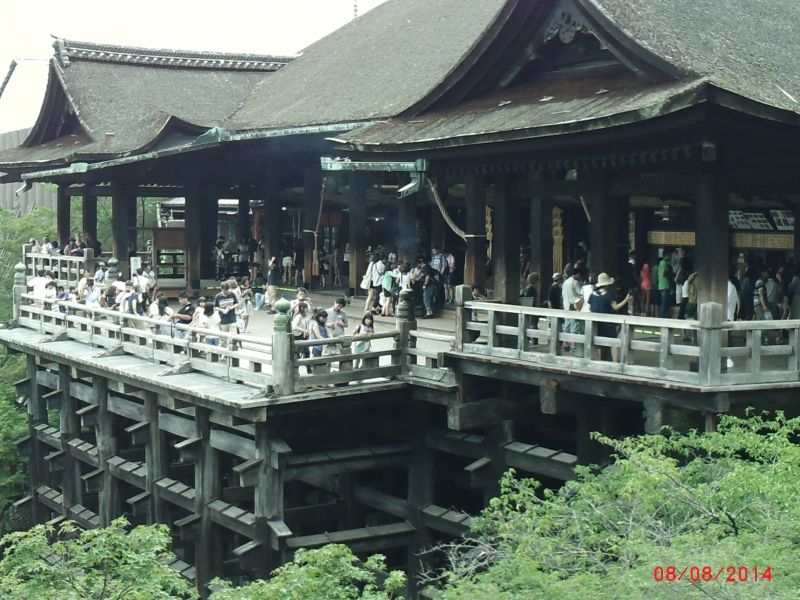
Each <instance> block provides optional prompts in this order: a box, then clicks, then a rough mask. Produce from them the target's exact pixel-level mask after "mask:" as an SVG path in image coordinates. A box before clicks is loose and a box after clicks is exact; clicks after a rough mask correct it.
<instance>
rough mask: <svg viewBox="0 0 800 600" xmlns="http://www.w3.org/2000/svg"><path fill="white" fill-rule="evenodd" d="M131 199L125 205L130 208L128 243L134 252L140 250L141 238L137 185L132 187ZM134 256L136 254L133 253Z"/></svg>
mask: <svg viewBox="0 0 800 600" xmlns="http://www.w3.org/2000/svg"><path fill="white" fill-rule="evenodd" d="M130 190H131V199H130V202H128V203H127V204H126V205H125V206H126V207H127V208H128V244H129V247H130V248H132V249H133V252H138V251H139V243H138V242H139V240H138V236H137V227H139V221H138V215H139V193H138V192H139V189H138V187H136V186H133V187H131V188H130ZM132 256H136V255H135V254H132Z"/></svg>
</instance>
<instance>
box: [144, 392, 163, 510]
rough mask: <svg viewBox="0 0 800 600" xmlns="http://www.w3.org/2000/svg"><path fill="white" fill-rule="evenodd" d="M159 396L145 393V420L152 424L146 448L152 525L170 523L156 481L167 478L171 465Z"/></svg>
mask: <svg viewBox="0 0 800 600" xmlns="http://www.w3.org/2000/svg"><path fill="white" fill-rule="evenodd" d="M158 416H159V411H158V396H157V395H156V394H155V393H153V392H145V397H144V418H145V420H146V421H147V422H148V423H149V424H150V434H149V439H148V441H147V444H146V445H145V448H144V460H145V464H146V465H147V491H148V492H150V511H149V512H150V523H167V522H169V513H168V506H167V503H166V502H164V501H163V500H161V493H160V488H159V487H158V486H157V485H156V481H158V480H159V479H161V478H162V477H165V476H166V474H167V467H168V464H169V456H168V455H167V448H166V439H165V436H164V432H163V431H161V429H160V428H159V425H158Z"/></svg>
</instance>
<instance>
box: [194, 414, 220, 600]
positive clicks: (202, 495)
mask: <svg viewBox="0 0 800 600" xmlns="http://www.w3.org/2000/svg"><path fill="white" fill-rule="evenodd" d="M210 415H211V411H210V410H209V409H207V408H205V407H200V406H198V407H197V409H196V412H195V426H196V427H197V437H198V438H199V440H200V441H199V448H198V451H197V462H195V467H194V477H195V481H194V483H195V506H194V512H195V514H197V515H199V516H200V524H199V527H198V532H197V540H196V541H195V573H196V576H197V589H198V590H199V591H200V595H201V597H202V598H206V597H208V588H207V586H208V584H209V582H210V581H211V580H212V579H213V578H214V576H215V575H217V574H218V573H219V567H220V563H221V553H220V552H221V546H222V543H221V539H220V538H221V536H220V531H219V526H218V525H215V524H214V521H213V520H212V519H211V510H210V508H209V506H208V505H209V503H211V502H212V501H214V500H216V499H217V498H219V497H220V495H221V492H222V490H221V479H220V472H219V454H218V452H217V450H216V449H214V448H213V447H212V446H211V422H210Z"/></svg>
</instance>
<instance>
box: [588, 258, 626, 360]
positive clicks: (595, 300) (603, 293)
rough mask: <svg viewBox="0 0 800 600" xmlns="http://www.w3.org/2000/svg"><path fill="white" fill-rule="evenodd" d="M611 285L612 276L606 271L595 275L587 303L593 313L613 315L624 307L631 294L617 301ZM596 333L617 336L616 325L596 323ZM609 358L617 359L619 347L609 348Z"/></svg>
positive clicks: (603, 335) (602, 335)
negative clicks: (595, 279)
mask: <svg viewBox="0 0 800 600" xmlns="http://www.w3.org/2000/svg"><path fill="white" fill-rule="evenodd" d="M613 285H614V278H613V277H610V276H609V275H608V273H600V275H598V276H597V283H596V284H595V288H596V289H595V291H594V292H593V293H592V296H591V297H590V298H589V305H590V306H591V308H592V312H593V313H600V314H607V315H614V314H617V313H618V312H619V311H620V310H622V309H623V308H625V307H626V306H627V305H628V303H629V302H630V301H631V298H632V296H631V295H630V294H628V295H627V296H625V299H624V300H622V302H617V301H616V300H615V299H614V292H613V290H612V289H611V286H613ZM597 335H598V336H599V337H610V338H613V337H617V326H616V325H614V324H613V323H598V324H597ZM603 349H604V348H603ZM598 350H599V348H598ZM596 358H599V357H596ZM611 360H612V361H613V362H617V361H618V360H619V348H611Z"/></svg>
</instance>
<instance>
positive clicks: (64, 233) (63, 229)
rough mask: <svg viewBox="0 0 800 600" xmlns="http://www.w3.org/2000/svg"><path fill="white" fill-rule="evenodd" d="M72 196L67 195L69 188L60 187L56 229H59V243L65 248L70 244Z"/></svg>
mask: <svg viewBox="0 0 800 600" xmlns="http://www.w3.org/2000/svg"><path fill="white" fill-rule="evenodd" d="M69 203H70V196H69V194H68V193H67V186H66V185H60V186H58V192H57V193H56V227H57V229H58V243H59V245H60V246H61V247H62V248H63V247H64V246H66V245H67V243H68V242H69V228H70V215H69Z"/></svg>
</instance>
